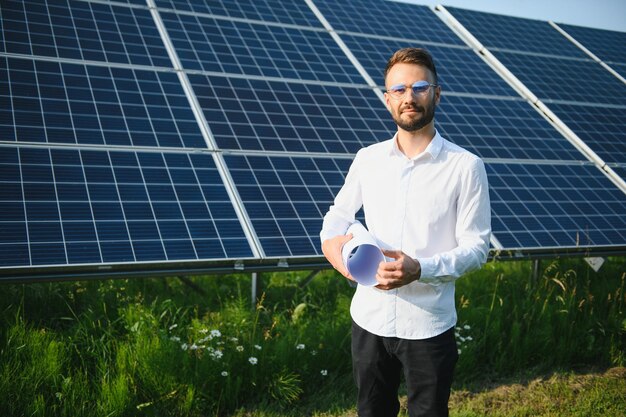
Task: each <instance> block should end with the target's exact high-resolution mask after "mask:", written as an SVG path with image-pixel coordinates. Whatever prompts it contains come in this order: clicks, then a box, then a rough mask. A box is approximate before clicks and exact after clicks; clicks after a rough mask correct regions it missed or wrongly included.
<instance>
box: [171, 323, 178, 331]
mask: <svg viewBox="0 0 626 417" xmlns="http://www.w3.org/2000/svg"><path fill="white" fill-rule="evenodd" d="M177 327H178V324H172V325H171V326H170V327H169V330H173V329H175V328H177Z"/></svg>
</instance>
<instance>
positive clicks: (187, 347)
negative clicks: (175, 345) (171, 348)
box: [180, 343, 189, 350]
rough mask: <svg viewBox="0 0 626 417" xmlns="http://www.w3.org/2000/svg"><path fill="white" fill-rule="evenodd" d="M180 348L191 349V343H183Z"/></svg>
mask: <svg viewBox="0 0 626 417" xmlns="http://www.w3.org/2000/svg"><path fill="white" fill-rule="evenodd" d="M180 348H181V349H182V350H187V349H189V345H188V344H187V343H183V344H182V345H180Z"/></svg>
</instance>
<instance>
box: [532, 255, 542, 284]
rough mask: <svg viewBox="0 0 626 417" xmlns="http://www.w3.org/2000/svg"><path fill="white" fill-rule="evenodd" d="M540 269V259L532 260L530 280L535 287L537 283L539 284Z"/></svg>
mask: <svg viewBox="0 0 626 417" xmlns="http://www.w3.org/2000/svg"><path fill="white" fill-rule="evenodd" d="M540 268H541V260H540V259H534V260H533V276H532V280H533V285H537V283H538V282H539V270H540Z"/></svg>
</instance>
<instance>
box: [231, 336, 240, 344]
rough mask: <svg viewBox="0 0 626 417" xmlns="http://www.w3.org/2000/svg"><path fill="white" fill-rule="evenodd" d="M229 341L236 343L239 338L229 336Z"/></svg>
mask: <svg viewBox="0 0 626 417" xmlns="http://www.w3.org/2000/svg"><path fill="white" fill-rule="evenodd" d="M230 341H231V342H233V343H237V342H238V341H239V339H237V338H236V337H231V338H230Z"/></svg>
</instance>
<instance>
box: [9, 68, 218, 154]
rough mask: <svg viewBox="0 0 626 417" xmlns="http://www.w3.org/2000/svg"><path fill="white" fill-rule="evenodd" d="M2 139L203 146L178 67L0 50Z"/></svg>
mask: <svg viewBox="0 0 626 417" xmlns="http://www.w3.org/2000/svg"><path fill="white" fill-rule="evenodd" d="M0 86H1V87H0V140H4V141H18V142H47V143H66V144H67V143H75V144H81V145H83V144H105V145H130V146H162V147H202V148H206V142H205V140H204V139H203V137H202V134H201V132H200V128H199V126H198V124H197V121H196V119H195V117H194V115H193V113H192V111H191V107H190V105H189V102H188V100H187V98H186V96H185V94H184V91H183V89H182V86H181V84H180V81H179V79H178V77H177V75H176V74H175V73H173V72H158V71H143V70H132V69H125V68H114V67H103V66H102V67H101V66H90V65H78V64H69V63H58V62H52V61H38V60H30V59H19V58H3V57H0Z"/></svg>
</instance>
